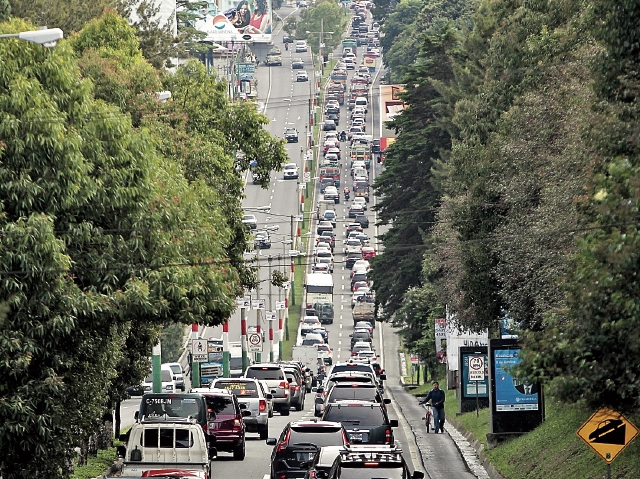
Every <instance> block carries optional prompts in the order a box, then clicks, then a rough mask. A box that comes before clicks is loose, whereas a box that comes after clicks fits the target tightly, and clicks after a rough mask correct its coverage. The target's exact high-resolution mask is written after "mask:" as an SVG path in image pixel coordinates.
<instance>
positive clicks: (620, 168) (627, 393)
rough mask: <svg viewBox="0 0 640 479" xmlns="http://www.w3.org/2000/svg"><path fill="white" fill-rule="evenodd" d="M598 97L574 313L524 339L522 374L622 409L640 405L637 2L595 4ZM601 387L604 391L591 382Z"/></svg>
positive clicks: (570, 284)
mask: <svg viewBox="0 0 640 479" xmlns="http://www.w3.org/2000/svg"><path fill="white" fill-rule="evenodd" d="M593 7H594V8H593V11H594V13H593V15H594V16H593V17H587V18H588V19H591V20H593V18H597V19H598V20H599V21H597V22H595V21H593V22H592V23H590V25H593V28H592V30H591V31H592V32H593V34H594V36H595V38H596V39H597V41H598V42H599V45H600V46H601V47H602V49H601V50H600V51H597V55H596V58H595V61H592V63H591V65H592V78H594V79H595V81H594V83H593V89H594V92H595V94H596V95H597V98H596V100H595V101H594V109H593V110H594V112H595V113H596V114H595V115H594V117H593V119H592V121H591V124H590V128H589V129H588V130H587V132H586V134H585V138H586V141H587V145H588V147H589V149H590V150H589V153H590V154H589V155H588V158H589V160H590V163H589V167H590V173H591V174H590V177H589V181H588V182H587V183H586V186H587V187H586V189H585V194H584V195H582V196H580V197H579V198H578V199H577V201H576V202H577V204H578V208H579V212H580V213H581V218H580V220H581V221H580V226H581V227H582V231H583V233H582V234H581V237H580V238H579V240H578V243H577V254H576V255H575V257H574V258H573V261H572V265H571V266H572V267H571V270H570V273H569V274H568V275H567V276H566V282H565V287H566V291H567V309H566V310H559V311H554V312H553V313H554V314H552V315H550V319H549V321H548V326H547V329H546V330H545V331H544V332H543V333H540V334H531V335H529V336H528V338H527V339H528V340H527V343H526V344H527V355H526V358H525V368H524V371H525V373H528V374H531V375H536V376H539V377H544V378H552V379H553V382H552V390H553V391H554V392H556V393H557V394H559V395H560V397H562V398H563V399H565V400H568V401H577V400H582V401H585V402H586V403H587V404H588V405H589V406H591V407H599V406H603V405H605V406H610V407H613V408H615V409H617V410H622V411H637V410H638V409H639V408H640V383H639V382H638V377H639V374H640V370H639V367H638V362H637V361H636V360H635V358H636V357H637V353H638V349H639V347H640V340H639V338H640V321H639V316H638V303H639V298H640V290H639V289H638V281H637V280H636V276H637V265H638V262H639V260H640V258H639V255H638V247H637V244H638V239H639V236H638V227H637V224H638V221H637V210H638V205H639V204H640V196H639V194H638V191H639V189H638V185H639V181H638V180H639V178H640V151H639V149H638V143H637V139H636V134H635V133H634V131H635V130H637V125H638V119H639V116H640V115H639V113H640V107H639V103H638V96H637V94H635V93H633V92H637V91H638V86H639V82H638V77H637V71H638V61H639V60H638V42H637V36H638V32H637V29H636V28H635V27H634V25H637V22H638V20H640V9H639V8H638V5H637V4H634V3H633V2H631V3H615V2H611V1H607V0H597V1H594V2H593ZM594 384H597V385H598V387H594V386H593V385H594Z"/></svg>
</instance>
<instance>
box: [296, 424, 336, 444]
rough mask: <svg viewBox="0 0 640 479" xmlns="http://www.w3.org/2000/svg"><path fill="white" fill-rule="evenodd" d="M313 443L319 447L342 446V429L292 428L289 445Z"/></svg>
mask: <svg viewBox="0 0 640 479" xmlns="http://www.w3.org/2000/svg"><path fill="white" fill-rule="evenodd" d="M296 443H311V444H315V445H316V446H318V447H322V446H342V445H343V444H344V440H343V438H342V428H339V427H305V428H302V427H301V428H295V427H292V428H291V435H290V437H289V444H296Z"/></svg>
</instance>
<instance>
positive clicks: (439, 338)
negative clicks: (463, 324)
mask: <svg viewBox="0 0 640 479" xmlns="http://www.w3.org/2000/svg"><path fill="white" fill-rule="evenodd" d="M435 337H436V358H438V364H446V363H447V320H446V319H445V318H436V320H435Z"/></svg>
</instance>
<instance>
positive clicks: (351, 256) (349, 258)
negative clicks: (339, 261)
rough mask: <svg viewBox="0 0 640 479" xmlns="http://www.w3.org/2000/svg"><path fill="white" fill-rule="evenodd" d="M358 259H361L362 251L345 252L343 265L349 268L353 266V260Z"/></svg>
mask: <svg viewBox="0 0 640 479" xmlns="http://www.w3.org/2000/svg"><path fill="white" fill-rule="evenodd" d="M359 259H362V253H356V252H352V253H347V259H346V261H345V266H346V267H347V268H348V269H351V268H353V265H354V264H355V262H356V261H358V260H359Z"/></svg>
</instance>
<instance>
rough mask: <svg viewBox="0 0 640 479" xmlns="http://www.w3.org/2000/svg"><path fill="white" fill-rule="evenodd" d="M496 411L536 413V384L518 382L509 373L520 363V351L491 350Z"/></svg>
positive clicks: (537, 403) (537, 393) (537, 404)
mask: <svg viewBox="0 0 640 479" xmlns="http://www.w3.org/2000/svg"><path fill="white" fill-rule="evenodd" d="M492 353H493V362H494V368H495V388H496V401H495V410H496V411H537V410H538V408H539V398H538V395H539V392H538V384H537V383H530V382H528V381H525V382H520V381H518V380H517V379H516V378H514V377H513V376H511V374H510V373H509V371H511V370H512V369H513V367H514V366H516V365H517V364H518V363H519V362H520V358H519V357H518V354H519V353H520V349H493V350H492Z"/></svg>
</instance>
